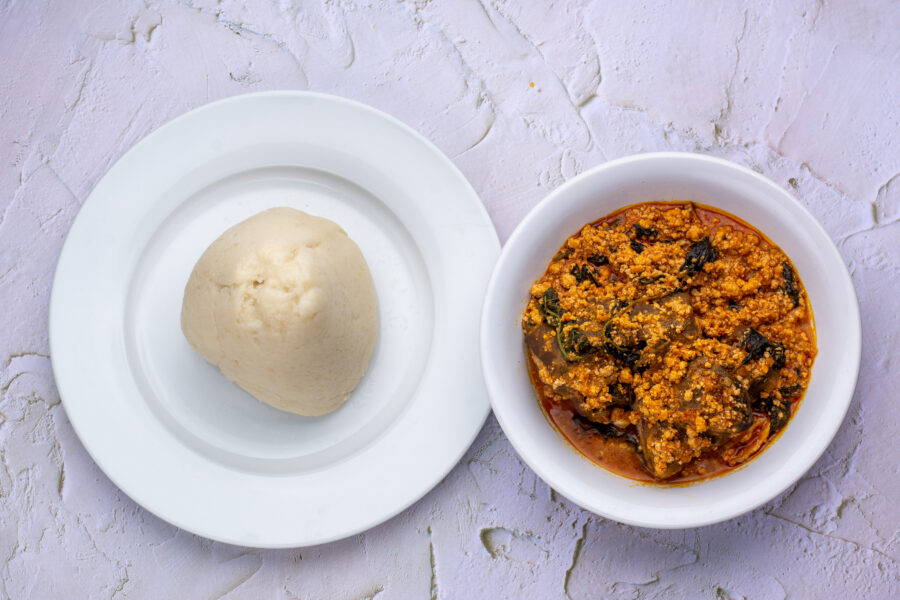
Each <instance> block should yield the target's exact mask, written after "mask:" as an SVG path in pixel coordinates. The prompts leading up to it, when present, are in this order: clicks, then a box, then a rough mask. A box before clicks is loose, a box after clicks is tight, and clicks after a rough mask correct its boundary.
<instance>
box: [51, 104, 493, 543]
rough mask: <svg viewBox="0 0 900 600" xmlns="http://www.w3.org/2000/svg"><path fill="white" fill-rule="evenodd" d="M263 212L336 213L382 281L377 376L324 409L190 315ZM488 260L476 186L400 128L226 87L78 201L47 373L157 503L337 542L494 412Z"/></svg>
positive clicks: (398, 498) (91, 446)
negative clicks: (227, 372) (234, 234)
mask: <svg viewBox="0 0 900 600" xmlns="http://www.w3.org/2000/svg"><path fill="white" fill-rule="evenodd" d="M273 206H291V207H294V208H298V209H301V210H304V211H307V212H309V213H311V214H315V215H319V216H323V217H326V218H329V219H332V220H334V221H336V222H337V223H338V224H340V225H341V226H342V227H343V228H344V229H345V230H346V231H347V233H348V234H349V235H350V237H351V238H352V239H353V240H354V241H356V243H357V244H358V245H359V246H360V248H361V250H362V252H363V254H364V256H365V257H366V259H367V261H368V264H369V267H370V269H371V271H372V275H373V278H374V281H375V288H376V293H377V296H378V305H379V315H378V318H379V336H378V341H377V345H376V349H375V352H374V354H373V357H372V360H371V363H370V364H369V369H368V372H367V373H366V375H365V377H364V378H363V380H362V382H361V383H360V385H359V387H358V388H357V389H356V390H355V391H354V393H353V394H352V396H351V398H350V400H349V401H348V402H347V403H346V404H345V405H344V406H343V407H341V408H340V409H339V410H337V411H336V412H334V413H331V414H329V415H327V416H324V417H319V418H305V417H300V416H297V415H291V414H288V413H282V412H280V411H277V410H275V409H273V408H270V407H268V406H267V405H264V404H262V403H261V402H258V401H257V400H255V399H254V398H253V397H251V396H250V395H248V394H247V393H246V392H244V391H242V390H241V389H240V388H238V387H237V386H235V385H234V384H232V383H230V382H229V381H227V380H226V379H225V378H224V377H223V376H222V375H221V374H220V373H219V372H218V370H217V369H215V368H214V367H212V366H211V365H209V364H208V363H206V362H205V361H204V360H203V359H202V358H200V356H198V355H197V354H196V353H194V352H193V351H192V350H191V349H190V347H189V346H188V344H187V341H186V340H185V339H184V336H183V335H182V333H181V329H180V310H181V300H182V294H183V292H184V286H185V282H186V281H187V278H188V275H189V273H190V271H191V269H192V267H193V266H194V263H195V262H196V260H197V258H198V257H199V256H200V254H201V253H202V252H203V250H204V249H205V248H206V247H207V246H208V245H209V243H210V242H212V241H213V240H214V239H215V238H216V237H218V236H219V234H221V233H222V232H223V231H224V230H225V229H227V228H228V227H230V226H231V225H234V224H235V223H237V222H239V221H241V220H243V219H245V218H247V217H249V216H251V215H253V214H255V213H257V212H260V211H262V210H264V209H267V208H270V207H273ZM459 248H466V249H467V253H472V254H476V255H478V256H480V257H483V260H479V261H477V262H475V263H471V264H470V263H467V262H464V261H461V260H459ZM498 253H499V244H498V242H497V238H496V234H495V233H494V229H493V227H492V225H491V222H490V220H489V219H488V216H487V213H486V212H485V210H484V208H483V206H482V205H481V202H480V201H479V199H478V197H477V195H476V194H475V192H474V191H473V190H472V188H471V186H470V185H469V184H468V182H467V181H466V180H465V178H464V177H463V176H462V174H461V173H460V172H459V171H458V170H457V169H456V168H455V167H454V166H453V165H452V163H451V162H450V161H449V160H448V159H447V158H446V157H445V156H444V155H443V154H441V153H440V151H439V150H437V149H436V148H435V147H434V146H433V145H431V144H430V143H429V142H427V141H426V140H425V139H424V138H422V137H421V136H420V135H418V134H417V133H415V132H414V131H412V130H411V129H409V128H408V127H406V126H405V125H403V124H401V123H400V122H399V121H397V120H395V119H393V118H391V117H389V116H387V115H385V114H383V113H380V112H378V111H376V110H374V109H371V108H369V107H366V106H364V105H361V104H358V103H355V102H350V101H347V100H343V99H339V98H335V97H330V96H324V95H319V94H311V93H301V92H276V93H264V94H254V95H248V96H239V97H235V98H231V99H228V100H223V101H221V102H217V103H214V104H211V105H208V106H204V107H202V108H199V109H197V110H195V111H193V112H191V113H188V114H187V115H184V116H182V117H180V118H178V119H175V120H174V121H172V122H171V123H169V124H167V125H165V126H163V127H161V128H160V129H159V130H158V131H156V132H154V133H153V134H151V135H150V136H148V137H147V138H145V139H144V140H143V141H141V142H140V143H139V144H137V145H136V146H135V147H134V148H133V149H132V150H130V151H129V152H128V153H127V154H126V155H125V156H123V157H122V159H121V160H120V161H119V162H118V163H116V165H115V166H113V168H112V169H110V171H109V172H108V173H107V174H106V176H105V177H104V178H103V180H102V181H101V182H100V183H99V184H98V185H97V187H96V188H95V189H94V191H93V192H92V193H91V195H90V197H89V198H88V199H87V201H86V202H85V204H84V206H83V208H82V210H81V212H80V213H79V215H78V217H77V219H76V220H75V223H74V225H73V227H72V230H71V232H70V233H69V237H68V239H67V241H66V244H65V247H64V249H63V252H62V255H61V257H60V260H59V266H58V268H57V273H56V279H55V282H54V287H53V295H52V300H51V307H50V334H51V349H52V355H53V368H54V373H55V376H56V382H57V385H58V387H59V390H60V394H61V396H62V399H63V403H64V405H65V408H66V412H67V414H68V415H69V419H70V420H71V422H72V425H73V426H74V427H75V430H76V432H77V433H78V435H79V437H80V438H81V440H82V442H83V443H84V445H85V447H86V448H87V450H88V452H90V454H91V456H92V457H93V458H94V460H95V461H96V462H97V464H98V465H99V466H100V467H101V468H102V469H103V470H104V472H105V473H106V474H107V475H108V476H109V477H110V479H112V481H113V482H114V483H115V484H116V485H118V486H119V487H120V488H121V489H122V490H123V491H125V492H126V493H127V494H128V495H129V496H131V497H132V498H133V499H134V500H135V501H137V502H138V503H140V504H141V505H143V506H144V507H146V508H147V509H148V510H150V511H152V512H153V513H155V514H156V515H158V516H160V517H161V518H163V519H165V520H167V521H169V522H171V523H173V524H175V525H178V526H179V527H182V528H184V529H187V530H190V531H192V532H195V533H198V534H201V535H203V536H206V537H209V538H213V539H217V540H222V541H226V542H229V543H234V544H241V545H248V546H258V547H285V546H303V545H309V544H316V543H321V542H326V541H330V540H334V539H338V538H342V537H345V536H348V535H351V534H353V533H356V532H359V531H362V530H364V529H367V528H369V527H372V526H373V525H376V524H378V523H381V522H383V521H384V520H386V519H388V518H389V517H391V516H392V515H395V514H396V513H398V512H399V511H401V510H402V509H403V508H405V507H407V506H409V505H410V504H411V503H413V502H414V501H415V500H417V499H418V498H420V497H421V496H422V495H424V494H425V493H426V492H427V491H428V490H429V489H431V488H432V487H433V486H434V485H435V484H436V483H437V482H438V481H440V479H441V478H442V477H443V476H444V475H445V474H446V473H447V472H448V471H449V470H450V469H451V468H452V467H453V465H454V464H455V463H456V462H457V461H458V460H459V457H460V456H461V455H462V453H463V452H464V451H465V449H466V448H467V447H468V446H469V444H470V443H471V441H472V439H473V438H474V436H475V434H476V433H477V432H478V430H479V429H480V427H481V425H482V423H483V422H484V419H485V417H486V415H487V412H488V410H489V408H488V402H487V397H486V392H485V390H484V384H483V380H482V378H481V371H480V365H479V360H478V355H477V352H474V351H473V349H475V348H477V346H478V322H477V318H473V315H477V314H478V309H479V308H480V306H481V301H482V298H483V293H484V289H485V286H486V284H487V280H488V277H489V275H490V269H491V266H492V265H493V262H494V259H495V258H496V256H497V254H498ZM435 424H440V427H435V426H434V425H435Z"/></svg>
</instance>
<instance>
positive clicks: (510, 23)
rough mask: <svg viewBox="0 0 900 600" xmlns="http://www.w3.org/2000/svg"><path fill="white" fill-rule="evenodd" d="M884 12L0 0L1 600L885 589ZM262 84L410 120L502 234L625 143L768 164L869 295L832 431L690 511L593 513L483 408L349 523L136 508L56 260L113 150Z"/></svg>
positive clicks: (890, 388) (892, 331) (891, 404)
mask: <svg viewBox="0 0 900 600" xmlns="http://www.w3.org/2000/svg"><path fill="white" fill-rule="evenodd" d="M898 31H900V4H898V3H897V2H892V1H889V0H882V1H872V2H867V3H855V2H833V1H831V2H821V1H802V0H797V1H777V0H769V1H751V0H742V1H735V2H727V3H701V2H687V1H669V2H657V3H649V6H639V5H637V4H635V3H633V2H627V1H624V0H620V1H589V0H584V1H581V0H564V1H557V2H546V3H544V2H514V1H509V2H506V1H502V0H484V1H483V2H481V3H479V2H477V1H475V0H460V1H438V0H434V1H428V0H418V1H406V2H396V1H393V0H384V1H379V0H371V1H365V0H358V1H349V0H346V1H330V2H324V3H316V2H305V3H292V2H287V1H283V2H268V1H264V0H253V1H249V2H246V3H244V2H235V1H230V0H224V1H222V2H214V1H183V2H174V1H171V2H170V1H166V0H147V1H146V2H138V1H123V2H108V3H94V2H89V1H87V0H72V1H69V2H26V1H23V0H19V1H16V0H0V93H2V98H3V102H2V106H0V306H3V308H4V310H3V311H2V314H0V332H2V334H0V558H2V561H0V597H2V598H7V597H8V598H53V597H71V598H129V597H130V598H145V597H146V598H165V597H185V598H187V597H190V598H211V599H212V598H228V599H238V598H276V597H277V598H303V599H307V598H310V599H311V598H348V599H362V598H376V597H377V598H379V600H389V599H396V598H433V599H436V598H507V597H516V598H544V599H552V598H567V597H568V598H598V597H603V598H662V597H673V596H679V595H681V596H689V597H701V598H743V597H747V598H786V597H793V598H805V597H822V596H825V595H827V596H829V597H838V598H840V597H868V598H890V597H897V596H898V595H900V473H898V462H900V461H898V458H900V447H898V445H897V442H896V439H897V431H898V428H900V404H898V398H897V395H898V389H900V376H898V370H900V364H898V359H897V352H896V351H897V348H898V346H897V342H896V341H895V340H896V339H897V337H898V334H900V307H898V302H897V296H898V292H900V290H898V283H897V281H898V275H900V252H898V250H900V225H898V221H900V76H898V75H900V36H898V35H897V32H898ZM531 82H534V84H535V85H534V87H531V86H530V85H529V84H530V83H531ZM268 89H310V90H316V91H321V92H327V93H333V94H339V95H342V96H346V97H349V98H353V99H356V100H360V101H363V102H366V103H368V104H371V105H373V106H375V107H377V108H379V109H381V110H384V111H386V112H388V113H390V114H393V115H394V116H396V117H398V118H400V119H402V120H403V121H405V122H407V123H408V124H410V125H411V126H413V127H414V128H416V129H417V130H419V131H420V132H422V133H423V134H424V135H426V136H427V137H428V138H430V139H431V140H432V141H433V142H434V143H436V144H437V146H438V147H440V148H441V149H442V150H443V151H444V152H446V153H447V154H448V155H449V156H450V157H451V159H452V160H453V161H454V162H455V163H456V165H457V166H458V167H459V168H460V169H461V170H462V171H463V173H464V174H465V175H466V176H467V177H468V179H469V180H470V181H471V182H472V184H473V186H474V187H475V189H476V191H478V193H479V194H480V195H481V197H482V199H483V201H484V203H485V205H486V206H487V208H488V211H489V213H490V215H491V217H492V219H493V221H494V224H495V225H496V228H497V230H498V232H499V235H500V238H501V240H505V239H506V237H508V235H509V234H510V232H511V231H512V229H513V228H514V227H515V225H516V224H517V223H518V221H519V220H520V219H521V217H522V216H523V215H524V214H525V213H526V212H527V211H528V209H529V208H530V207H531V206H533V205H534V204H535V203H536V202H537V201H538V200H539V199H540V198H542V197H543V196H544V195H546V194H547V193H548V192H549V191H550V190H552V189H553V188H554V187H556V186H557V185H559V184H560V183H561V182H563V181H564V180H566V179H568V178H570V177H572V176H574V175H576V174H578V173H579V172H581V171H582V170H584V169H587V168H589V167H591V166H593V165H596V164H599V163H602V162H604V161H606V160H609V159H612V158H616V157H619V156H623V155H627V154H632V153H635V152H645V151H653V150H688V151H695V152H702V153H707V154H711V155H715V156H721V157H725V158H728V159H730V160H733V161H736V162H738V163H741V164H744V165H747V166H750V167H751V168H753V169H755V170H757V171H759V172H761V173H763V174H765V175H766V176H768V177H770V178H772V179H773V180H774V181H776V182H777V183H779V184H781V185H782V186H784V187H785V188H786V189H788V190H789V191H790V192H792V193H793V194H794V195H795V196H796V197H797V198H799V199H800V201H801V202H802V203H803V204H804V205H805V206H807V207H808V208H809V209H810V210H811V211H812V213H813V214H815V215H816V216H817V218H818V219H819V220H820V221H821V222H822V223H823V225H824V226H825V228H826V230H827V231H828V232H829V234H830V235H831V237H832V239H833V240H834V241H835V243H836V244H837V245H838V248H839V250H840V251H841V254H842V255H843V257H844V259H845V260H846V263H847V265H848V267H849V269H850V272H851V274H852V276H853V280H854V283H855V285H856V289H857V293H858V295H859V301H860V305H861V310H862V317H863V364H862V370H861V373H860V380H859V384H858V387H857V391H856V395H855V398H854V400H853V404H852V406H851V408H850V412H849V414H848V417H847V419H846V422H845V423H844V426H843V427H842V429H841V431H840V432H839V434H838V436H837V438H836V439H835V441H834V443H833V444H832V445H831V446H830V448H829V449H828V451H827V452H826V453H825V455H824V456H823V457H822V459H821V460H819V462H818V463H817V464H816V465H815V467H813V469H811V470H810V472H809V473H807V474H806V476H804V477H803V478H802V479H801V480H800V482H799V483H797V484H796V485H795V486H793V487H792V488H790V489H789V490H788V491H787V492H785V493H784V494H782V495H781V496H779V497H778V498H776V499H774V500H773V501H771V502H769V503H768V504H766V505H765V506H763V507H762V508H760V509H758V510H756V511H754V512H752V513H750V514H748V515H745V516H743V517H740V518H738V519H735V520H732V521H729V522H727V523H723V524H720V525H715V526H710V527H704V528H699V529H694V530H684V531H653V530H645V529H637V528H633V527H628V526H624V525H619V524H617V523H614V522H611V521H608V520H605V519H602V518H599V517H596V516H594V515H592V514H590V513H587V512H585V511H582V510H580V509H579V508H577V507H576V506H574V505H572V504H571V503H569V502H568V501H566V500H565V499H564V498H562V497H560V496H558V495H556V494H555V493H554V492H553V491H552V490H551V489H549V488H548V487H547V486H546V485H545V484H543V483H542V482H541V481H540V480H538V479H537V478H536V477H535V475H534V474H533V473H532V472H531V471H530V470H529V469H528V468H527V467H525V466H524V464H523V463H522V462H521V461H520V460H519V459H518V457H517V456H516V454H515V452H514V451H513V450H512V448H511V446H510V445H509V443H508V442H507V441H506V439H505V437H504V436H503V434H502V432H501V431H500V429H499V427H498V426H497V423H496V421H495V420H494V419H493V418H492V417H491V418H489V419H488V422H487V424H486V425H485V427H484V429H483V430H482V432H481V433H480V435H479V436H478V438H477V440H476V441H475V443H474V445H473V446H472V448H471V449H470V450H469V452H468V453H467V454H466V455H465V457H464V458H463V460H462V461H461V462H460V464H459V465H457V467H456V468H455V469H454V470H453V471H452V472H451V473H450V475H448V476H447V478H446V479H445V480H444V481H443V482H442V483H441V484H439V485H438V486H437V488H435V489H434V490H433V491H432V492H431V493H429V494H428V495H427V496H426V497H425V498H424V499H422V500H421V501H420V502H418V503H417V504H415V505H414V506H413V507H412V508H410V509H408V510H407V511H405V512H403V513H402V514H400V515H399V516H397V517H396V518H394V519H392V520H390V521H389V522H387V523H385V524H383V525H381V526H379V527H376V528H375V529H373V530H371V531H368V532H366V533H364V534H361V535H358V536H355V537H352V538H349V539H347V540H344V541H340V542H336V543H332V544H328V545H323V546H318V547H312V548H305V549H300V550H284V551H259V550H252V549H245V548H238V547H232V546H227V545H223V544H218V543H214V542H210V541H208V540H204V539H201V538H197V537H195V536H193V535H191V534H187V533H185V532H183V531H180V530H178V529H176V528H175V527H173V526H170V525H168V524H166V523H164V522H162V521H160V520H159V519H157V518H155V517H153V516H152V515H150V514H148V513H147V512H145V511H144V510H142V509H141V508H140V507H139V506H137V505H136V504H135V503H134V502H132V501H131V500H130V499H129V498H127V497H126V496H124V494H122V493H121V492H119V491H118V490H117V489H116V488H115V487H114V486H113V485H112V484H111V483H110V482H109V481H108V480H107V479H106V477H105V476H104V475H103V474H102V473H101V472H100V471H99V469H98V468H97V467H96V466H95V465H94V463H93V462H92V461H91V459H90V458H89V457H88V456H87V454H86V453H85V451H84V449H83V447H82V446H81V444H80V442H79V441H78V439H77V438H76V437H75V435H74V433H73V431H72V429H71V426H70V425H69V422H68V420H67V418H66V414H65V411H64V410H63V407H62V406H61V404H60V400H59V396H58V393H57V391H56V389H55V387H54V383H53V378H52V374H51V371H50V362H49V356H48V353H49V349H48V341H47V306H48V301H49V294H50V285H51V280H52V275H53V270H54V267H55V262H56V259H57V256H58V253H59V250H60V248H61V245H62V242H63V240H64V238H65V234H66V232H67V230H68V227H69V225H70V224H71V222H72V219H73V218H74V216H75V214H76V212H77V210H78V208H79V206H80V205H81V203H82V202H83V201H84V200H85V198H86V197H87V195H88V194H89V192H90V190H91V189H92V188H93V186H94V185H95V184H96V183H97V181H99V179H100V178H101V177H102V176H103V174H104V173H105V172H106V170H107V169H108V168H109V167H110V166H111V165H112V163H113V162H115V161H116V160H117V159H118V158H119V157H120V156H121V155H122V154H123V153H124V152H125V151H126V150H127V149H128V148H129V147H131V146H132V145H133V144H134V143H136V142H137V141H138V140H140V139H141V138H142V137H143V136H145V135H146V134H148V133H149V132H151V131H152V130H154V129H155V128H156V127H158V126H160V125H161V124H163V123H165V122H166V121H168V120H170V119H171V118H173V117H175V116H177V115H179V114H181V113H183V112H185V111H187V110H190V109H192V108H195V107H197V106H200V105H202V104H204V103H206V102H209V101H212V100H216V99H219V98H223V97H227V96H231V95H234V94H239V93H244V92H249V91H258V90H268ZM126 201H127V199H126ZM97 393H98V394H102V393H103V391H102V390H97Z"/></svg>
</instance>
